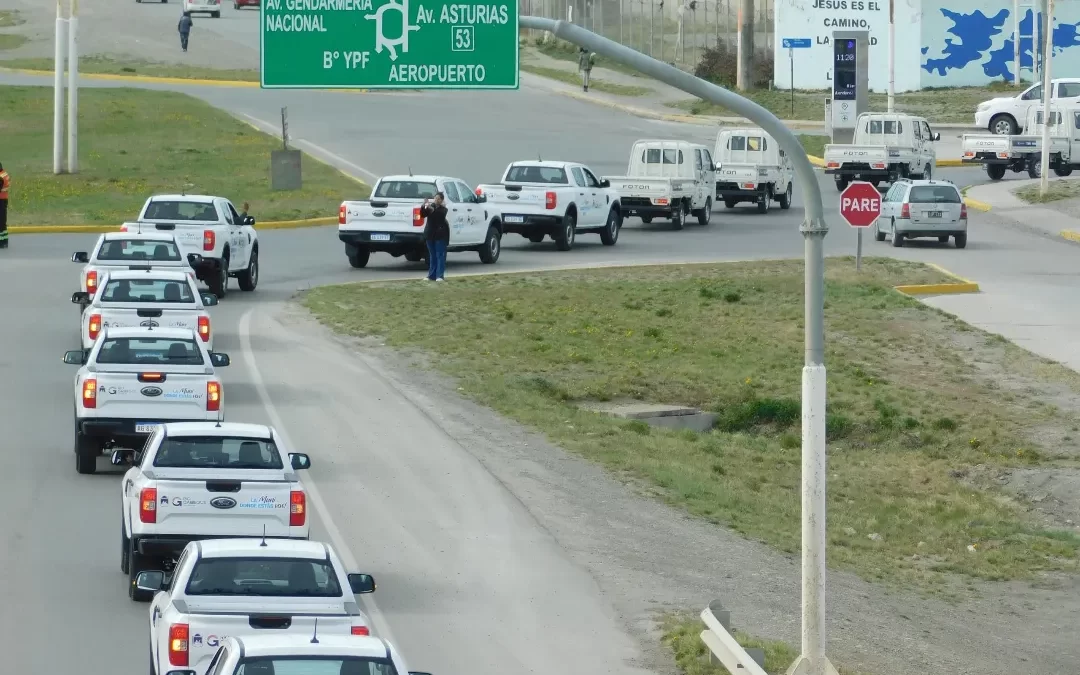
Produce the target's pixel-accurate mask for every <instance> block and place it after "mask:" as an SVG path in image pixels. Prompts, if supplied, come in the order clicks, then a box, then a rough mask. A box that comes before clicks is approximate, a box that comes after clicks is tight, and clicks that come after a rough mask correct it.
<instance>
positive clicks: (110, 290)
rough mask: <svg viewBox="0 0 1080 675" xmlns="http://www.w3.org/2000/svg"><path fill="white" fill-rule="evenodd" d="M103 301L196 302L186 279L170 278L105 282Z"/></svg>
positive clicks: (102, 294)
mask: <svg viewBox="0 0 1080 675" xmlns="http://www.w3.org/2000/svg"><path fill="white" fill-rule="evenodd" d="M101 300H102V301H103V302H160V303H188V304H191V303H193V302H195V294H194V293H192V292H191V286H190V285H188V284H187V282H184V281H173V280H170V279H115V280H110V281H109V283H107V284H105V290H104V291H102V292H101Z"/></svg>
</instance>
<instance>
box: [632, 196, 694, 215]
mask: <svg viewBox="0 0 1080 675" xmlns="http://www.w3.org/2000/svg"><path fill="white" fill-rule="evenodd" d="M680 203H681V202H680V200H678V199H673V200H672V203H671V204H653V203H652V199H650V198H648V197H623V198H621V199H620V200H619V204H620V205H621V206H622V212H623V216H637V217H639V218H640V217H641V216H653V217H660V218H670V217H671V214H673V213H675V211H676V208H675V205H677V204H680Z"/></svg>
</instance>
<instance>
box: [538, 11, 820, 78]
mask: <svg viewBox="0 0 1080 675" xmlns="http://www.w3.org/2000/svg"><path fill="white" fill-rule="evenodd" d="M808 1H809V0H808ZM519 3H520V4H519V10H520V12H521V13H522V14H523V15H529V16H539V17H544V18H548V19H566V18H567V10H568V9H569V8H570V7H573V8H574V12H573V21H574V23H576V24H577V25H579V26H581V27H583V28H586V29H588V30H591V31H593V32H594V33H598V34H600V35H603V36H604V37H606V38H608V39H609V40H615V41H617V42H620V43H621V44H624V45H626V46H627V47H630V48H632V49H636V50H638V51H639V52H641V53H643V54H647V55H648V56H651V57H653V58H655V59H659V60H661V61H664V62H666V63H670V64H672V65H674V66H677V67H680V68H683V69H685V70H691V71H692V70H693V69H694V67H695V66H696V65H697V64H698V62H699V61H700V60H701V56H702V52H703V51H704V50H705V49H708V48H715V47H716V46H717V45H719V44H721V43H723V44H726V45H727V46H728V47H730V48H734V46H735V44H736V31H737V29H738V11H739V5H740V4H741V3H740V0H666V1H665V0H519ZM774 4H775V0H756V2H755V3H754V11H753V15H752V17H750V18H749V19H748V21H752V22H753V30H752V31H751V35H753V44H752V45H751V49H752V51H753V52H754V53H758V54H761V53H762V52H767V53H768V54H769V55H770V58H769V60H770V61H771V54H772V48H773V40H774V34H773V33H774V31H773V25H774V21H773V8H774ZM530 32H531V31H524V33H525V34H526V35H525V36H526V37H527V38H528V39H535V38H536V37H539V36H536V35H528V33H530Z"/></svg>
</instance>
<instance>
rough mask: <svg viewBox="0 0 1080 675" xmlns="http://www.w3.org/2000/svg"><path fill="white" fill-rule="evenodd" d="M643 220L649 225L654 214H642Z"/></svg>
mask: <svg viewBox="0 0 1080 675" xmlns="http://www.w3.org/2000/svg"><path fill="white" fill-rule="evenodd" d="M641 222H643V223H645V224H646V225H648V224H649V223H651V222H652V216H642V217H641Z"/></svg>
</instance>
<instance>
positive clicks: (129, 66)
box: [0, 56, 259, 82]
mask: <svg viewBox="0 0 1080 675" xmlns="http://www.w3.org/2000/svg"><path fill="white" fill-rule="evenodd" d="M53 65H54V64H53V60H52V59H49V58H37V59H9V60H6V61H0V66H2V67H4V68H21V69H25V70H46V71H49V72H52V70H53ZM79 72H80V73H86V74H91V75H138V76H142V77H175V78H179V79H182V80H237V81H240V82H258V81H259V71H257V70H242V69H224V68H204V67H202V66H186V65H181V64H171V63H154V62H152V61H143V60H140V59H130V58H113V57H110V56H83V57H80V58H79Z"/></svg>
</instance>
